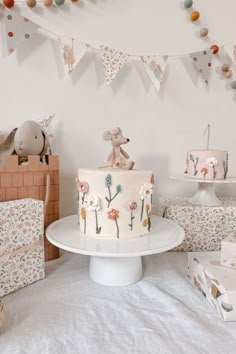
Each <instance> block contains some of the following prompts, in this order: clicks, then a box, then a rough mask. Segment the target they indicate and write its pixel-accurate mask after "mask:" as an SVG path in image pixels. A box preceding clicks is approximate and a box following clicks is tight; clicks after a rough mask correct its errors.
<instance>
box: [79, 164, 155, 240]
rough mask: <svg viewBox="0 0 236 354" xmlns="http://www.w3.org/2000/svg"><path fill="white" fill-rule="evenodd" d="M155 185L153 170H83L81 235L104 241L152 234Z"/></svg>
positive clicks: (80, 195)
mask: <svg viewBox="0 0 236 354" xmlns="http://www.w3.org/2000/svg"><path fill="white" fill-rule="evenodd" d="M153 184H154V177H153V173H152V171H150V170H124V169H118V168H94V169H90V168H79V170H78V178H77V186H78V190H79V219H80V232H82V233H83V234H85V235H88V236H92V237H96V238H103V239H126V238H127V239H128V238H135V237H139V236H141V235H144V234H147V233H149V232H150V230H151V210H152V191H153Z"/></svg>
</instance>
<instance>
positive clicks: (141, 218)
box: [140, 199, 144, 221]
mask: <svg viewBox="0 0 236 354" xmlns="http://www.w3.org/2000/svg"><path fill="white" fill-rule="evenodd" d="M143 208H144V199H143V200H142V209H141V216H140V221H142V220H143Z"/></svg>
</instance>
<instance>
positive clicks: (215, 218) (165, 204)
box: [158, 197, 236, 252]
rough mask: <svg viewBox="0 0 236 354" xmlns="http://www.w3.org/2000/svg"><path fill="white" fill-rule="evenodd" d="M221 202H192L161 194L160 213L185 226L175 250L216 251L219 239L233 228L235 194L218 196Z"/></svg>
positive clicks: (235, 205)
mask: <svg viewBox="0 0 236 354" xmlns="http://www.w3.org/2000/svg"><path fill="white" fill-rule="evenodd" d="M221 202H222V205H220V206H202V205H194V204H191V203H189V202H188V200H187V199H185V198H164V197H161V198H160V207H159V213H158V214H159V215H160V216H164V217H165V218H167V219H171V220H173V221H175V222H176V223H177V224H179V225H180V226H182V227H183V228H184V230H185V239H184V241H183V243H182V244H181V245H180V246H178V247H176V248H175V249H174V250H175V251H186V252H192V251H193V252H199V251H219V250H220V249H221V241H222V240H223V239H224V238H225V237H227V236H228V235H229V234H230V233H231V232H232V231H233V230H234V229H235V228H236V198H221Z"/></svg>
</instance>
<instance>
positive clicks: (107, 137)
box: [103, 127, 121, 141]
mask: <svg viewBox="0 0 236 354" xmlns="http://www.w3.org/2000/svg"><path fill="white" fill-rule="evenodd" d="M119 133H121V129H120V128H119V127H117V128H114V129H112V130H106V131H105V132H104V133H103V140H106V141H108V140H111V138H112V136H114V135H117V134H119Z"/></svg>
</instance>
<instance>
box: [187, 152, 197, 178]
mask: <svg viewBox="0 0 236 354" xmlns="http://www.w3.org/2000/svg"><path fill="white" fill-rule="evenodd" d="M189 159H190V160H191V161H192V163H193V168H194V176H196V175H197V173H198V170H197V165H198V162H199V157H196V158H195V159H194V157H193V155H192V154H190V155H189Z"/></svg>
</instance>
